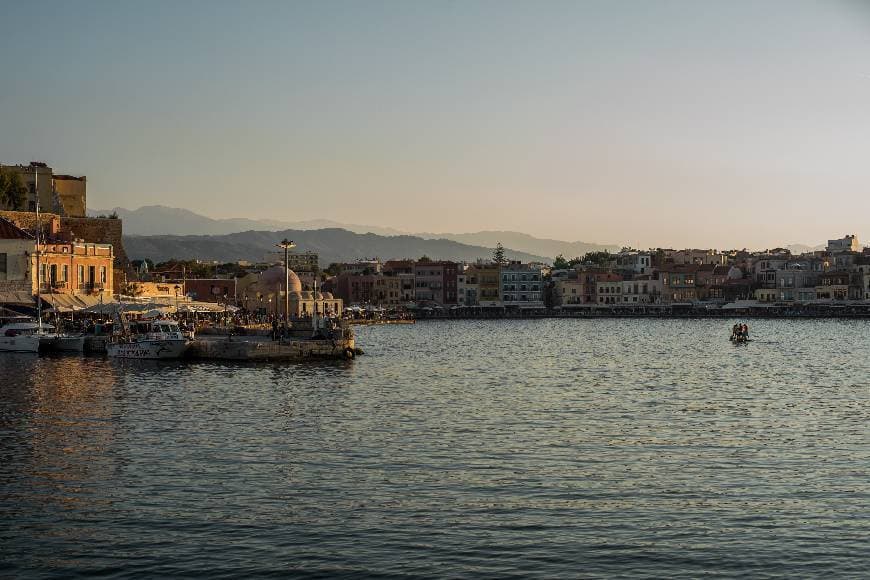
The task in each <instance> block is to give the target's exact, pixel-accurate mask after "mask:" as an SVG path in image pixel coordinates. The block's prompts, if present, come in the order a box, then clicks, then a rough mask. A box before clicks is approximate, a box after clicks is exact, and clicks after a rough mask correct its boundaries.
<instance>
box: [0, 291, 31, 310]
mask: <svg viewBox="0 0 870 580" xmlns="http://www.w3.org/2000/svg"><path fill="white" fill-rule="evenodd" d="M0 304H17V305H19V306H36V302H35V301H34V300H33V296H32V295H31V294H30V292H27V291H22V290H16V291H8V292H0Z"/></svg>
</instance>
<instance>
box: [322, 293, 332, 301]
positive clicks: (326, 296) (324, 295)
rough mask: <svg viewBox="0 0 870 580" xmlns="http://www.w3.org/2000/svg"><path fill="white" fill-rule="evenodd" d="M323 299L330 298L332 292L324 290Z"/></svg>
mask: <svg viewBox="0 0 870 580" xmlns="http://www.w3.org/2000/svg"><path fill="white" fill-rule="evenodd" d="M323 299H324V300H332V292H324V293H323Z"/></svg>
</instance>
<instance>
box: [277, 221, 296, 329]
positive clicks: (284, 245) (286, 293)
mask: <svg viewBox="0 0 870 580" xmlns="http://www.w3.org/2000/svg"><path fill="white" fill-rule="evenodd" d="M275 245H276V246H277V247H279V248H284V327H285V328H286V327H287V323H288V322H289V320H290V248H295V247H296V244H294V243H293V241H292V240H288V239H287V238H284V239H283V240H281V243H279V244H275ZM276 306H277V304H276Z"/></svg>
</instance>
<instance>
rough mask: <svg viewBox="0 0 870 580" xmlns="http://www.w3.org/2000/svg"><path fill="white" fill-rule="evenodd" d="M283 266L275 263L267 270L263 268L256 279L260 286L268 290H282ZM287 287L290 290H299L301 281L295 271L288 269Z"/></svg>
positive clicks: (300, 289)
mask: <svg viewBox="0 0 870 580" xmlns="http://www.w3.org/2000/svg"><path fill="white" fill-rule="evenodd" d="M284 271H285V270H284V266H283V265H280V264H279V265H277V266H272V267H271V268H269V269H268V270H264V271H263V272H261V273H260V279H259V280H258V282H259V284H260V287H261V288H263V289H265V290H266V291H268V292H278V291H282V292H283V291H284ZM289 278H290V280H289V289H290V292H291V293H293V292H301V291H302V282H301V281H300V280H299V276H297V275H296V272H294V271H293V270H290V276H289Z"/></svg>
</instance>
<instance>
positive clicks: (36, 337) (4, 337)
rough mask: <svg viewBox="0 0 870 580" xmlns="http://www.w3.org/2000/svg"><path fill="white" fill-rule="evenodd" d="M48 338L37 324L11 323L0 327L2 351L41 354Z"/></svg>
mask: <svg viewBox="0 0 870 580" xmlns="http://www.w3.org/2000/svg"><path fill="white" fill-rule="evenodd" d="M46 336H47V335H46V334H45V333H44V332H40V326H39V324H37V323H36V322H11V323H9V324H6V325H4V326H2V327H0V351H5V352H39V347H40V345H41V343H42V342H43V341H44V340H46Z"/></svg>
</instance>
